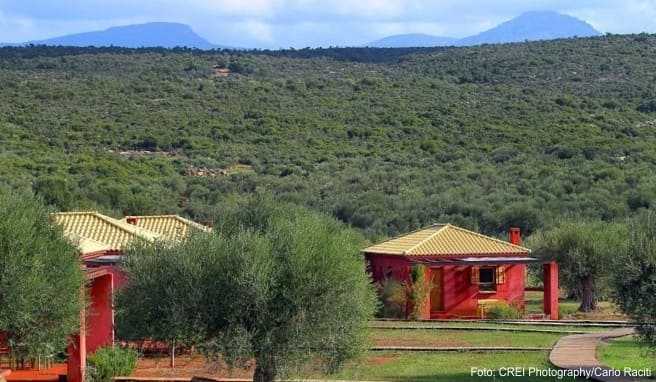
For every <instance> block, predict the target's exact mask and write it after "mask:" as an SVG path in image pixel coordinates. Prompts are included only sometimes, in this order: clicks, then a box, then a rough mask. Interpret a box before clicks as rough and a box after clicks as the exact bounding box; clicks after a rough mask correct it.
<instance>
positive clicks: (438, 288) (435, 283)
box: [430, 268, 444, 312]
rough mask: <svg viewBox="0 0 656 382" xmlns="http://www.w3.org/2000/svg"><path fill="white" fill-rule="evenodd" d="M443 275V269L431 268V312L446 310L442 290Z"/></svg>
mask: <svg viewBox="0 0 656 382" xmlns="http://www.w3.org/2000/svg"><path fill="white" fill-rule="evenodd" d="M443 273H444V272H443V270H442V268H431V282H432V285H431V292H430V305H431V312H441V311H443V310H444V293H443V290H442V289H443V284H444V283H443Z"/></svg>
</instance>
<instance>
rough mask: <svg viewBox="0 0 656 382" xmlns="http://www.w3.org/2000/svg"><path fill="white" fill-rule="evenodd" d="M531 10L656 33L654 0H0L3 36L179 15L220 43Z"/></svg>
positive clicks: (336, 40)
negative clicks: (552, 11)
mask: <svg viewBox="0 0 656 382" xmlns="http://www.w3.org/2000/svg"><path fill="white" fill-rule="evenodd" d="M530 10H555V11H559V12H561V13H565V14H569V15H572V16H576V17H578V18H580V19H583V20H585V21H587V22H589V23H590V24H592V25H593V26H594V27H595V28H597V29H598V30H599V31H602V32H611V33H639V32H651V33H656V0H567V1H565V0H534V1H532V0H434V1H427V0H0V42H24V41H28V40H38V39H44V38H49V37H55V36H60V35H64V34H69V33H76V32H84V31H90V30H98V29H105V28H107V27H110V26H114V25H125V24H134V23H142V22H149V21H175V22H182V23H186V24H189V25H191V26H192V27H193V29H194V30H195V31H196V32H197V33H199V34H200V35H201V36H203V37H205V38H206V39H208V40H209V41H211V42H214V43H217V44H228V45H232V46H241V47H270V48H279V47H305V46H329V45H340V46H345V45H350V46H353V45H361V44H364V43H366V42H369V41H373V40H376V39H378V38H382V37H385V36H388V35H392V34H400V33H428V34H434V35H442V36H451V37H464V36H467V35H471V34H475V33H477V32H480V31H482V30H485V29H487V28H490V27H492V26H494V25H497V24H499V23H500V22H503V21H506V20H508V19H511V18H512V17H514V16H517V15H519V14H520V13H522V12H525V11H530Z"/></svg>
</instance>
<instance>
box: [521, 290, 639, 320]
mask: <svg viewBox="0 0 656 382" xmlns="http://www.w3.org/2000/svg"><path fill="white" fill-rule="evenodd" d="M542 296H543V293H542V292H539V291H528V292H526V295H525V301H526V313H527V314H540V313H542ZM580 305H581V303H580V302H579V301H575V300H570V299H563V298H561V299H560V300H559V313H560V318H561V319H578V320H624V319H626V317H625V316H624V315H622V314H621V313H620V312H619V311H618V310H617V307H616V306H615V304H613V303H612V302H610V301H600V302H599V303H597V309H596V310H595V311H594V312H589V313H582V312H579V311H578V310H579V306H580Z"/></svg>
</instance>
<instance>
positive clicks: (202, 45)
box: [26, 22, 229, 49]
mask: <svg viewBox="0 0 656 382" xmlns="http://www.w3.org/2000/svg"><path fill="white" fill-rule="evenodd" d="M26 44H33V45H63V46H81V47H85V46H120V47H124V48H143V47H162V48H175V47H188V48H197V49H221V48H229V47H228V46H224V45H217V44H213V43H211V42H209V41H207V40H206V39H204V38H202V37H200V36H199V35H198V34H196V33H195V32H194V31H193V30H192V29H191V27H189V26H188V25H185V24H180V23H169V22H153V23H145V24H134V25H125V26H117V27H111V28H108V29H105V30H102V31H93V32H84V33H76V34H71V35H65V36H60V37H54V38H50V39H45V40H35V41H29V42H27V43H26Z"/></svg>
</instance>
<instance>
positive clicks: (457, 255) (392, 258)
mask: <svg viewBox="0 0 656 382" xmlns="http://www.w3.org/2000/svg"><path fill="white" fill-rule="evenodd" d="M362 252H363V254H364V256H365V258H366V260H367V261H368V263H369V267H370V271H371V274H372V276H373V279H374V281H375V282H381V281H383V280H385V279H389V278H394V279H396V280H398V281H408V280H409V279H410V272H411V268H412V267H413V266H414V265H417V264H421V265H424V266H425V269H426V272H427V273H428V274H427V277H426V278H427V279H428V280H430V281H431V284H432V285H431V291H430V296H429V298H428V299H427V300H428V301H427V302H426V305H425V306H424V307H422V309H421V312H422V313H421V318H422V319H439V318H461V317H466V318H474V317H476V318H482V317H484V314H485V307H486V306H488V305H489V304H494V303H498V302H500V301H503V302H506V303H508V304H511V305H513V306H516V307H518V308H520V309H523V308H524V288H525V280H526V265H527V264H529V263H536V262H539V260H538V259H536V258H533V257H531V256H530V253H531V250H530V249H528V248H525V247H522V246H521V237H520V232H519V229H517V228H512V229H511V230H510V240H509V242H506V241H503V240H499V239H495V238H492V237H489V236H485V235H481V234H479V233H476V232H473V231H469V230H466V229H464V228H460V227H456V226H454V225H451V224H435V225H433V226H430V227H427V228H424V229H420V230H418V231H415V232H411V233H409V234H407V235H403V236H399V237H396V238H393V239H390V240H387V241H384V242H382V243H379V244H376V245H373V246H371V247H368V248H366V249H364V250H363V251H362ZM543 269H544V313H545V315H546V316H547V317H549V318H551V319H558V267H557V264H556V263H554V262H550V263H546V264H544V266H543Z"/></svg>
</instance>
